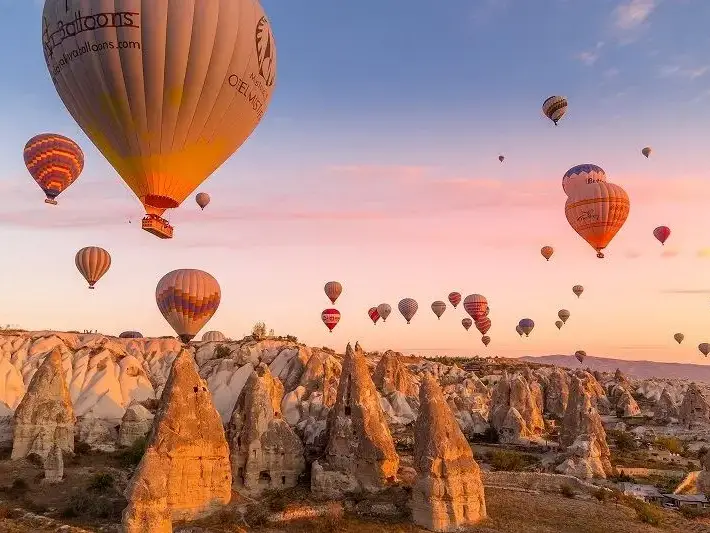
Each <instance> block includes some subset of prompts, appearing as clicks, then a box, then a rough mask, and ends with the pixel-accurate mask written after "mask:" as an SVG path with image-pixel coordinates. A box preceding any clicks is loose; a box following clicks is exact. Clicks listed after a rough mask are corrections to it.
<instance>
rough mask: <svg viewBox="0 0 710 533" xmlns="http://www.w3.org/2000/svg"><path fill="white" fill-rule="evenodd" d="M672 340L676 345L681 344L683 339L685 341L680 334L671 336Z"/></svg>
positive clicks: (683, 336)
mask: <svg viewBox="0 0 710 533" xmlns="http://www.w3.org/2000/svg"><path fill="white" fill-rule="evenodd" d="M673 338H674V339H675V341H676V342H677V343H678V344H680V343H681V342H683V339H685V335H683V334H682V333H676V334H675V335H673Z"/></svg>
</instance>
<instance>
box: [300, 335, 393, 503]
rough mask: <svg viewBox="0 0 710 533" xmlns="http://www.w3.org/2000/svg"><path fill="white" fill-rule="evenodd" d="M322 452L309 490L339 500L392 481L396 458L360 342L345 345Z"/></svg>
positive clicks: (383, 486) (377, 488) (381, 487)
mask: <svg viewBox="0 0 710 533" xmlns="http://www.w3.org/2000/svg"><path fill="white" fill-rule="evenodd" d="M327 432H328V439H327V445H326V448H325V457H324V460H323V461H322V462H321V461H320V460H319V461H315V462H314V463H313V468H312V472H311V490H312V491H313V493H314V494H315V495H316V496H324V497H327V498H330V499H337V498H338V497H340V496H342V495H343V494H345V493H347V492H361V491H365V492H374V491H378V490H381V489H383V488H385V486H386V485H387V483H388V482H389V481H394V480H395V479H396V475H397V468H398V466H399V457H398V455H397V452H396V451H395V448H394V442H393V441H392V435H391V434H390V431H389V428H388V426H387V421H386V419H385V415H384V413H383V412H382V408H381V406H380V402H379V398H378V394H377V389H376V388H375V384H374V383H373V382H372V378H371V377H370V372H369V370H368V368H367V362H366V361H365V356H364V354H363V352H362V349H361V348H360V345H359V344H356V345H355V350H353V349H352V347H351V346H350V345H349V344H348V346H347V348H346V350H345V358H344V360H343V369H342V373H341V375H340V383H339V385H338V394H337V398H336V400H335V405H334V406H333V408H332V409H331V410H330V413H329V414H328V425H327Z"/></svg>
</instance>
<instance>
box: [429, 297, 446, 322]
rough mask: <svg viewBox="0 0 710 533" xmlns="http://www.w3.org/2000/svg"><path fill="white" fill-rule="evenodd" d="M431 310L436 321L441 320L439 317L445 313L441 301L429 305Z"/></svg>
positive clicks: (444, 306) (444, 305) (443, 304)
mask: <svg viewBox="0 0 710 533" xmlns="http://www.w3.org/2000/svg"><path fill="white" fill-rule="evenodd" d="M431 310H432V311H434V314H435V315H436V317H437V318H438V319H441V315H443V314H444V311H446V304H445V303H444V302H442V301H441V300H437V301H436V302H434V303H432V304H431Z"/></svg>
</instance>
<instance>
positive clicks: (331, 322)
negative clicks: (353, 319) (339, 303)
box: [320, 309, 340, 333]
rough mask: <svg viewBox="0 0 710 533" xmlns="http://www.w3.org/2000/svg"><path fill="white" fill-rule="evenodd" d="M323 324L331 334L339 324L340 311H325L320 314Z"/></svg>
mask: <svg viewBox="0 0 710 533" xmlns="http://www.w3.org/2000/svg"><path fill="white" fill-rule="evenodd" d="M320 319H321V320H322V321H323V324H325V325H326V327H327V328H328V329H329V330H330V332H331V333H333V328H334V327H335V326H337V325H338V322H340V311H338V310H337V309H326V310H324V311H323V312H322V313H321V314H320Z"/></svg>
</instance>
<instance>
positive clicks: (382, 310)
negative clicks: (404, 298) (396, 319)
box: [377, 304, 392, 322]
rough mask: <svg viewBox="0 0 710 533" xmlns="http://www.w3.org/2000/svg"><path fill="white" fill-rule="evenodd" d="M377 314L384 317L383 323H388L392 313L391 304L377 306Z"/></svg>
mask: <svg viewBox="0 0 710 533" xmlns="http://www.w3.org/2000/svg"><path fill="white" fill-rule="evenodd" d="M377 312H378V313H379V314H380V316H381V317H382V322H387V317H388V316H390V313H391V312H392V306H391V305H390V304H380V305H378V306H377Z"/></svg>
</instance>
